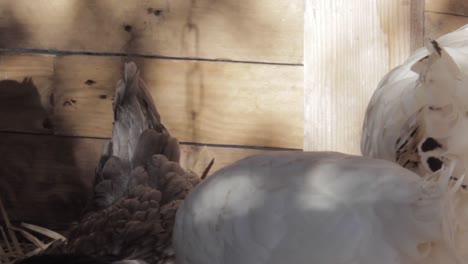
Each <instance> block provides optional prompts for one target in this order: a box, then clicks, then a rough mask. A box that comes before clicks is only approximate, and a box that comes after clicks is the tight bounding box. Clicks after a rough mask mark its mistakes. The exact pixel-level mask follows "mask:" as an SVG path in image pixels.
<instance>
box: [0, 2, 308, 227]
mask: <svg viewBox="0 0 468 264" xmlns="http://www.w3.org/2000/svg"><path fill="white" fill-rule="evenodd" d="M302 14H303V5H302V0H294V1H291V0H287V1H286V0H280V1H274V2H271V1H267V0H256V1H249V0H236V1H232V0H218V1H212V0H196V1H195V0H171V1H163V0H146V1H134V0H123V1H122V0H119V1H117V0H99V1H94V0H57V1H49V0H35V1H29V0H16V1H10V0H0V18H1V19H0V52H1V53H0V113H1V114H0V157H2V161H3V162H2V165H1V166H0V197H1V198H2V199H3V200H4V201H5V203H6V205H7V207H8V208H7V209H8V210H9V212H10V214H11V217H12V218H13V219H15V220H25V221H29V222H34V223H37V224H42V225H46V226H49V227H50V226H52V227H59V228H60V227H64V226H66V224H67V223H68V222H70V221H71V220H73V219H75V218H76V216H77V214H78V213H79V211H80V209H81V208H82V207H83V204H84V203H85V201H86V199H87V197H88V195H89V194H90V185H91V182H92V178H93V176H94V168H95V165H96V164H97V161H98V159H99V156H100V153H101V148H102V145H103V144H104V143H105V142H106V140H107V139H108V138H109V137H110V135H111V128H112V121H113V120H112V109H111V103H112V95H113V92H114V85H115V83H116V82H117V80H118V79H120V78H121V71H122V66H123V62H125V61H128V60H133V61H135V62H136V63H137V64H138V66H139V67H140V68H141V71H142V77H143V79H144V80H145V81H146V83H147V84H148V86H149V87H150V89H151V91H150V92H151V94H152V95H153V97H154V100H155V102H156V104H157V106H158V109H159V110H160V112H161V116H162V118H163V122H164V123H165V125H166V126H167V127H168V129H169V130H170V131H171V132H172V133H173V134H174V135H175V136H176V137H178V138H179V140H180V141H181V142H183V145H182V151H183V153H184V156H183V159H182V162H183V164H184V165H185V166H187V167H192V164H193V162H194V161H195V159H196V158H197V157H198V154H199V153H200V151H202V150H203V153H204V154H203V155H202V162H201V163H198V166H196V167H195V170H198V171H201V170H202V167H203V166H206V165H207V163H208V161H209V159H210V158H211V157H214V158H215V165H214V168H213V170H212V171H214V170H216V169H218V168H220V167H222V166H225V165H227V164H229V163H231V162H232V161H235V160H238V159H240V158H242V157H244V156H247V155H250V154H254V153H259V152H262V151H267V150H283V149H298V150H300V149H301V148H302V141H303V133H302V131H303V64H302V61H303V16H302Z"/></svg>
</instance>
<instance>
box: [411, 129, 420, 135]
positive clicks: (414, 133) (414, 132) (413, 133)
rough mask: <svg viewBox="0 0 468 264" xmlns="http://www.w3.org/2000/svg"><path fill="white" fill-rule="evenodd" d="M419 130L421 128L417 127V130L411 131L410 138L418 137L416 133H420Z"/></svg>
mask: <svg viewBox="0 0 468 264" xmlns="http://www.w3.org/2000/svg"><path fill="white" fill-rule="evenodd" d="M418 129H419V127H416V128H415V129H413V131H411V134H410V137H414V135H416V132H418Z"/></svg>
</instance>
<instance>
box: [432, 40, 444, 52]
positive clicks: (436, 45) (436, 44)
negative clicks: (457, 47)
mask: <svg viewBox="0 0 468 264" xmlns="http://www.w3.org/2000/svg"><path fill="white" fill-rule="evenodd" d="M431 44H432V46H433V47H434V49H435V50H436V51H437V53H438V54H439V55H442V48H441V47H440V45H439V43H438V42H437V41H435V40H433V41H431Z"/></svg>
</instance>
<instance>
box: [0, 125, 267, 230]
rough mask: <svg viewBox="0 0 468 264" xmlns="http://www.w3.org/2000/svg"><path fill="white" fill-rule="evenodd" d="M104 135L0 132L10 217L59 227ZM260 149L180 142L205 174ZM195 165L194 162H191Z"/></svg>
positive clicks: (83, 197)
mask: <svg viewBox="0 0 468 264" xmlns="http://www.w3.org/2000/svg"><path fill="white" fill-rule="evenodd" d="M106 141H107V140H106V139H89V138H77V137H58V136H53V135H31V134H17V133H5V132H1V133H0V156H1V157H3V159H2V166H0V198H2V200H3V201H4V203H5V204H6V207H7V210H8V212H9V216H10V217H11V218H12V220H22V221H28V222H31V223H36V224H40V225H44V226H46V227H54V228H59V229H63V228H65V227H66V225H67V224H68V223H70V222H71V221H73V220H75V219H76V218H77V217H78V215H79V213H80V210H81V209H82V208H83V206H84V205H85V204H86V201H87V199H89V196H90V195H91V185H92V181H93V178H94V168H95V167H96V164H97V162H98V160H99V157H100V155H101V151H102V147H103V145H104V143H105V142H106ZM262 152H265V150H258V149H248V148H227V147H203V146H192V145H181V153H182V157H181V164H182V165H183V166H184V167H185V168H189V169H191V170H193V171H195V172H197V173H199V174H200V173H201V172H203V170H204V169H205V168H206V166H207V165H208V163H209V161H210V160H211V159H212V158H215V163H214V165H213V167H212V169H211V171H210V175H211V174H212V173H213V172H215V171H216V170H218V169H219V168H222V167H224V166H226V165H229V164H230V163H232V162H234V161H236V160H239V159H241V158H243V157H246V156H249V155H253V154H257V153H262ZM196 160H198V162H196V164H195V165H194V162H195V161H196Z"/></svg>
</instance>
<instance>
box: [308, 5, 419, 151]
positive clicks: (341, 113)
mask: <svg viewBox="0 0 468 264" xmlns="http://www.w3.org/2000/svg"><path fill="white" fill-rule="evenodd" d="M410 17H411V4H410V1H394V0H382V1H373V0H354V1H348V0H335V1H328V0H306V6H305V35H304V40H305V43H304V47H305V92H304V95H305V97H304V103H305V108H304V113H305V114H304V119H305V124H304V149H305V150H333V151H341V152H345V153H354V154H357V153H360V150H359V149H360V147H359V145H360V138H361V128H362V121H363V118H364V113H365V109H366V107H367V104H368V101H369V99H370V96H371V95H372V93H373V91H374V89H375V88H376V87H377V84H378V82H379V81H380V79H381V78H382V77H383V76H384V75H385V74H386V73H387V72H388V71H389V70H390V69H391V68H393V67H395V66H397V65H398V64H400V63H401V62H403V60H404V59H406V58H407V57H408V55H409V54H410V45H411V44H410V43H411V23H410V22H411V18H410Z"/></svg>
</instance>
